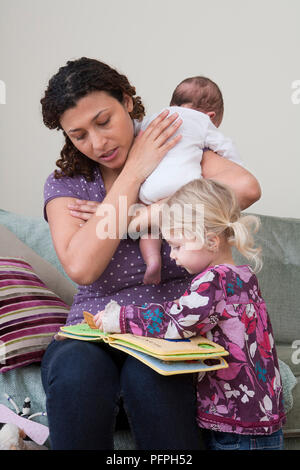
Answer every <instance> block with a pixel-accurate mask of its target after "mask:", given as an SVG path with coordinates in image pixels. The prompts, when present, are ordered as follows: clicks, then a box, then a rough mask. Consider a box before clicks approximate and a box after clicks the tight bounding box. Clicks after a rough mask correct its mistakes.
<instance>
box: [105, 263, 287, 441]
mask: <svg viewBox="0 0 300 470" xmlns="http://www.w3.org/2000/svg"><path fill="white" fill-rule="evenodd" d="M116 313H117V315H118V320H117V323H118V324H119V331H121V333H132V334H135V335H141V336H150V337H156V338H165V339H176V338H187V337H191V336H195V335H202V336H206V338H208V339H210V340H212V341H214V342H215V343H218V344H220V345H221V346H223V347H224V348H225V349H226V350H227V351H228V352H229V356H227V357H226V361H227V362H228V365H229V367H228V368H226V369H220V370H215V371H211V372H209V373H199V374H198V382H197V404H198V409H197V422H198V425H199V426H200V427H202V428H206V429H211V430H214V431H223V432H231V433H237V434H251V435H255V434H272V433H273V432H275V431H277V430H278V429H280V428H281V427H282V425H283V424H284V422H285V414H284V408H283V397H282V383H281V378H280V373H279V366H278V359H277V353H276V349H275V344H274V337H273V332H272V326H271V322H270V319H269V316H268V313H267V309H266V304H265V302H264V300H263V298H262V296H261V293H260V289H259V286H258V280H257V277H256V275H255V274H254V273H253V271H252V269H251V268H250V266H247V265H243V266H233V265H228V264H224V265H218V266H213V267H209V268H207V269H206V270H205V271H204V272H202V273H200V274H198V275H197V276H196V277H195V278H193V279H192V282H191V283H190V285H189V287H188V288H187V289H186V291H185V292H184V294H183V295H182V296H181V297H180V298H179V299H178V300H177V301H166V302H164V303H162V304H157V303H149V304H145V305H143V306H141V307H139V306H137V305H127V306H121V307H119V309H118V312H116ZM104 317H105V314H104ZM110 319H111V320H112V312H110ZM107 320H108V321H109V319H108V318H107ZM104 323H105V322H104ZM113 323H114V324H115V325H116V317H115V319H114V320H113ZM106 330H107V329H106ZM107 331H108V330H107ZM111 332H113V331H111Z"/></svg>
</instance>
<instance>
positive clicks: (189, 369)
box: [110, 344, 228, 375]
mask: <svg viewBox="0 0 300 470" xmlns="http://www.w3.org/2000/svg"><path fill="white" fill-rule="evenodd" d="M110 346H112V347H113V348H116V349H120V350H121V351H124V352H126V353H127V354H130V355H131V356H133V357H135V358H136V359H138V360H140V361H141V362H143V363H144V364H146V365H147V366H149V367H151V368H152V369H154V370H155V371H156V372H158V373H159V374H162V375H174V374H192V373H195V372H208V371H211V370H217V369H225V368H227V367H228V364H227V362H226V361H225V360H224V359H223V358H222V357H220V358H217V359H215V360H214V361H213V362H214V364H213V365H209V364H206V363H205V362H204V361H203V360H197V361H176V362H174V361H172V362H171V361H162V360H161V359H157V358H156V357H153V356H149V355H148V354H145V353H143V352H141V351H137V350H133V349H131V348H128V347H127V346H124V345H120V344H110ZM210 362H212V360H210Z"/></svg>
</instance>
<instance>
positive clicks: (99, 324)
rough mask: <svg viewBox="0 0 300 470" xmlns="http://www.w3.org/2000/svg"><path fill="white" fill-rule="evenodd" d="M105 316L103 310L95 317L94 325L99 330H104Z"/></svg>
mask: <svg viewBox="0 0 300 470" xmlns="http://www.w3.org/2000/svg"><path fill="white" fill-rule="evenodd" d="M103 314H104V310H101V311H100V312H98V313H96V315H94V323H95V325H96V326H97V328H99V330H103V325H102V316H103Z"/></svg>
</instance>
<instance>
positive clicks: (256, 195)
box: [201, 150, 261, 210]
mask: <svg viewBox="0 0 300 470" xmlns="http://www.w3.org/2000/svg"><path fill="white" fill-rule="evenodd" d="M201 167H202V176H203V178H208V179H214V180H216V181H219V182H220V183H224V184H227V185H228V186H230V187H231V188H232V189H233V190H234V192H235V194H236V196H237V198H238V201H239V203H240V207H241V210H244V209H247V207H249V206H251V205H252V204H254V203H255V202H256V201H258V199H260V197H261V188H260V185H259V183H258V181H257V179H256V178H255V177H254V176H253V175H252V174H251V173H250V172H249V171H248V170H246V169H245V168H243V167H242V166H240V165H238V164H237V163H233V162H232V161H230V160H227V159H226V158H223V157H220V156H219V155H217V154H216V153H214V152H212V151H211V150H206V151H205V152H204V153H203V157H202V162H201Z"/></svg>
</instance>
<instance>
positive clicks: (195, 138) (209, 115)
mask: <svg viewBox="0 0 300 470" xmlns="http://www.w3.org/2000/svg"><path fill="white" fill-rule="evenodd" d="M167 109H169V111H170V113H172V112H177V113H178V115H179V117H178V118H180V119H182V121H183V122H182V124H181V126H180V128H179V130H178V131H177V133H178V134H181V136H182V138H181V140H180V141H179V143H177V145H176V146H175V147H174V148H173V149H172V150H170V151H169V152H168V153H167V154H166V155H165V157H164V158H163V160H162V161H161V162H160V164H159V165H158V166H157V167H156V169H155V170H154V171H153V172H152V173H151V175H150V176H148V178H147V179H146V180H145V181H144V183H143V184H142V185H141V188H140V193H139V199H140V201H141V202H142V203H144V204H146V205H149V204H152V203H155V202H157V201H159V200H161V199H165V198H168V197H169V196H171V195H172V194H174V193H175V192H176V191H177V190H178V189H179V188H181V187H182V186H184V185H185V184H187V183H189V182H190V181H192V180H194V179H197V178H201V165H200V163H201V159H202V154H203V150H205V149H207V148H208V149H210V150H213V151H214V152H216V153H218V154H219V155H220V156H222V157H225V158H228V159H229V160H232V161H234V162H235V163H238V164H240V165H242V162H241V160H240V158H239V156H238V154H237V152H236V150H235V148H234V146H233V144H232V142H231V140H230V139H228V138H225V137H224V136H223V134H222V133H221V132H219V131H218V129H217V127H219V126H220V124H221V122H222V118H223V113H224V103H223V97H222V93H221V91H220V89H219V87H218V86H217V85H216V84H215V83H214V82H213V81H212V80H210V79H209V78H206V77H192V78H187V79H185V80H183V81H182V82H181V83H180V84H179V85H178V86H177V87H176V88H175V90H174V92H173V95H172V99H171V102H170V107H169V108H167ZM157 114H158V113H157ZM157 114H155V115H153V116H151V117H149V118H148V117H146V118H145V119H143V121H142V122H135V131H136V132H137V133H138V132H140V131H141V130H142V131H143V130H145V129H146V128H147V126H148V125H149V124H150V122H151V121H152V120H153V119H154V118H155V117H156V116H157ZM175 135H176V134H175ZM129 230H130V228H129ZM160 249H161V239H160V238H159V237H158V236H157V237H154V236H152V237H151V236H150V235H149V234H148V233H146V234H143V235H142V236H141V239H140V250H141V253H142V256H143V259H144V261H145V263H146V272H145V275H144V279H143V282H144V284H158V283H159V282H160V272H161V255H160Z"/></svg>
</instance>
